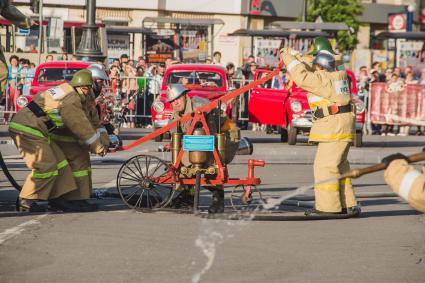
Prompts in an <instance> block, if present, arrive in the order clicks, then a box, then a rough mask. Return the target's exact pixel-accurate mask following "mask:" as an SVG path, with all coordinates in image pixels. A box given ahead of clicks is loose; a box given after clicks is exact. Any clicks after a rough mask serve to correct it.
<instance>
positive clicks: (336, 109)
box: [314, 104, 353, 119]
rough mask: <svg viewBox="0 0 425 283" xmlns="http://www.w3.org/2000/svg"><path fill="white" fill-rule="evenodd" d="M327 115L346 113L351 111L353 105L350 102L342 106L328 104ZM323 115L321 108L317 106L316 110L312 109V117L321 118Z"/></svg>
mask: <svg viewBox="0 0 425 283" xmlns="http://www.w3.org/2000/svg"><path fill="white" fill-rule="evenodd" d="M328 111H329V115H336V114H342V113H348V112H352V111H353V107H352V105H351V104H347V105H344V106H338V105H331V106H328ZM323 117H325V115H324V114H323V109H322V108H317V109H316V111H314V118H316V119H321V118H323Z"/></svg>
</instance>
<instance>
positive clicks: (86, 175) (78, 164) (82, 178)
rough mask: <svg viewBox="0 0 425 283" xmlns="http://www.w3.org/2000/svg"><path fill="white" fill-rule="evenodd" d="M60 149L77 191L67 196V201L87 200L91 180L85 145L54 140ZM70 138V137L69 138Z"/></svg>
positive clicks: (90, 191)
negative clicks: (67, 163) (66, 161)
mask: <svg viewBox="0 0 425 283" xmlns="http://www.w3.org/2000/svg"><path fill="white" fill-rule="evenodd" d="M52 138H53V139H54V140H55V141H56V143H57V144H58V145H59V146H60V147H61V149H62V151H63V153H64V154H65V157H66V159H67V160H68V162H69V166H70V167H71V169H72V176H73V177H74V180H75V182H76V184H77V190H75V191H73V192H71V193H69V194H67V195H66V196H65V197H66V199H69V200H82V199H89V198H90V195H91V193H92V179H91V166H90V153H89V149H88V147H87V146H86V145H81V144H79V143H78V142H77V141H65V140H62V141H61V140H56V139H55V136H52ZM70 138H72V137H70Z"/></svg>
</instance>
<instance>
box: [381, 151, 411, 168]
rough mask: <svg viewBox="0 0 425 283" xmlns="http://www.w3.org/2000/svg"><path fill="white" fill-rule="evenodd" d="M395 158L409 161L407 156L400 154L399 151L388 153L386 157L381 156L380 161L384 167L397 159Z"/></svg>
mask: <svg viewBox="0 0 425 283" xmlns="http://www.w3.org/2000/svg"><path fill="white" fill-rule="evenodd" d="M397 159H404V160H406V161H407V162H409V161H408V157H407V156H406V155H404V154H401V153H395V154H391V155H388V156H387V157H384V158H382V160H381V162H382V163H384V164H385V168H387V167H388V166H389V165H390V163H391V162H392V161H394V160H397Z"/></svg>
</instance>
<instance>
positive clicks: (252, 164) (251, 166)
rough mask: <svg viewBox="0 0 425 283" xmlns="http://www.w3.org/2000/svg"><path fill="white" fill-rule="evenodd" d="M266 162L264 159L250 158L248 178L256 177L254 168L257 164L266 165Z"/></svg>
mask: <svg viewBox="0 0 425 283" xmlns="http://www.w3.org/2000/svg"><path fill="white" fill-rule="evenodd" d="M265 164H266V162H264V160H255V159H250V160H248V178H254V168H255V166H259V167H264V165H265Z"/></svg>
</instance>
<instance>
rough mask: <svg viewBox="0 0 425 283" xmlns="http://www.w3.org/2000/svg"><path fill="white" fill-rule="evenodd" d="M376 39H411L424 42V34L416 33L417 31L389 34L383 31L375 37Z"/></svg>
mask: <svg viewBox="0 0 425 283" xmlns="http://www.w3.org/2000/svg"><path fill="white" fill-rule="evenodd" d="M375 37H376V38H378V39H387V38H395V39H399V38H400V39H401V38H404V39H412V40H424V39H425V32H418V31H416V32H415V31H412V32H389V31H383V32H380V33H378V34H377V35H375Z"/></svg>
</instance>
